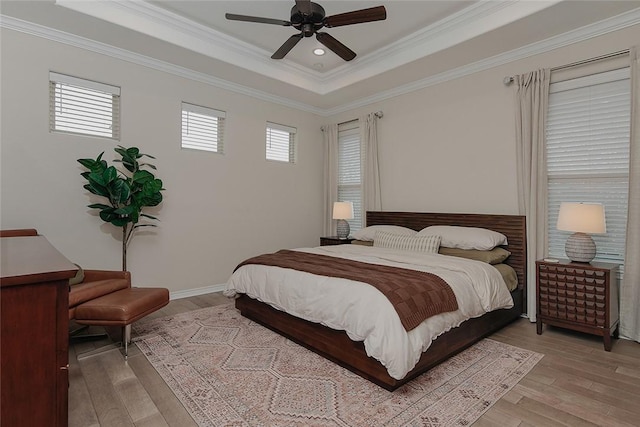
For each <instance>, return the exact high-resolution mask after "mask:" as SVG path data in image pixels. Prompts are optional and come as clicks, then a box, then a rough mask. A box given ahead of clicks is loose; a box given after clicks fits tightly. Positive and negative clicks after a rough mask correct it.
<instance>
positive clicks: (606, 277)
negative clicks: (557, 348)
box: [536, 260, 619, 351]
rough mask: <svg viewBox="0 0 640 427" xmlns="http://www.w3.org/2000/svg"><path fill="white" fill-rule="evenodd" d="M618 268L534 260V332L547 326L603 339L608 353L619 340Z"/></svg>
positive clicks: (566, 261) (562, 261)
mask: <svg viewBox="0 0 640 427" xmlns="http://www.w3.org/2000/svg"><path fill="white" fill-rule="evenodd" d="M617 272H618V265H617V264H610V263H604V262H591V263H581V262H570V261H568V260H560V261H559V262H547V261H544V260H539V261H536V295H537V309H538V314H537V321H536V332H537V333H538V335H540V334H541V333H542V324H543V323H546V324H549V325H553V326H559V327H562V328H568V329H573V330H576V331H580V332H585V333H588V334H593V335H598V336H601V337H602V338H603V341H604V349H605V350H606V351H611V335H614V336H615V337H616V338H617V337H618V320H619V314H618V283H617Z"/></svg>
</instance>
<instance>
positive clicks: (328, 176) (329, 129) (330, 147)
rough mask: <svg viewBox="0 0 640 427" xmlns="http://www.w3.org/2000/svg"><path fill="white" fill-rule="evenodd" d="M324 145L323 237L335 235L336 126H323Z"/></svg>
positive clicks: (336, 192) (336, 182)
mask: <svg viewBox="0 0 640 427" xmlns="http://www.w3.org/2000/svg"><path fill="white" fill-rule="evenodd" d="M322 130H323V143H324V211H323V212H324V223H323V233H324V234H323V236H335V235H336V222H335V221H334V220H333V203H334V202H337V201H338V125H337V124H332V125H325V126H323V127H322Z"/></svg>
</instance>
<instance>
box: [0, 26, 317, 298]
mask: <svg viewBox="0 0 640 427" xmlns="http://www.w3.org/2000/svg"><path fill="white" fill-rule="evenodd" d="M1 36H2V39H1V42H2V45H1V51H2V52H1V55H2V56H1V66H2V68H1V72H2V75H1V79H2V80H1V85H2V94H1V95H2V98H1V100H2V104H1V107H2V112H1V120H2V122H1V124H2V129H1V143H2V145H1V151H0V156H1V175H0V176H1V183H0V185H1V207H0V214H1V217H0V226H1V227H2V228H3V229H8V228H24V227H34V228H37V229H38V231H39V232H40V233H41V234H43V235H45V236H46V237H47V238H48V240H49V241H50V242H51V243H52V244H53V245H54V246H55V247H57V248H58V249H59V250H60V251H61V252H62V253H63V254H65V255H66V256H67V258H69V259H70V260H72V261H73V262H76V263H78V264H80V265H82V266H83V267H85V268H104V269H120V268H121V247H120V241H119V240H118V239H119V237H120V230H119V229H117V228H115V227H113V226H111V225H110V224H105V223H104V222H103V221H101V220H100V219H99V218H98V217H96V216H95V214H94V213H93V211H92V210H90V209H88V208H86V205H88V204H89V203H92V202H96V201H98V200H99V199H97V198H96V199H92V198H91V197H90V195H89V193H88V192H86V191H85V190H84V189H83V188H82V186H83V184H84V183H85V182H84V180H83V178H82V177H81V176H80V173H81V172H82V171H83V168H82V167H81V166H80V165H79V164H78V163H77V162H76V159H78V158H86V157H93V158H95V157H96V156H97V155H98V154H99V153H100V152H101V151H105V156H104V158H105V159H107V160H109V161H111V159H113V158H114V155H115V153H114V152H113V148H114V147H115V146H116V145H117V144H120V145H124V146H127V147H129V146H137V147H139V148H140V149H141V151H142V152H145V153H149V154H152V155H154V156H155V157H156V158H157V160H155V161H154V164H155V165H156V166H157V168H158V170H157V176H158V177H159V178H161V179H162V180H163V182H164V186H165V188H166V191H165V192H164V202H163V203H162V205H161V206H160V207H159V209H157V211H155V213H157V216H158V217H159V219H160V222H159V223H158V225H159V226H158V227H157V228H154V229H148V230H151V231H148V232H144V233H141V234H140V235H137V236H135V237H134V239H133V241H132V243H131V245H130V247H129V257H128V267H129V270H131V271H132V274H133V279H134V282H135V283H134V285H139V286H163V287H167V288H169V289H170V290H171V291H172V292H176V291H185V290H188V289H194V288H200V287H205V286H211V285H217V284H221V283H225V282H226V280H227V279H228V277H229V275H230V274H231V272H232V269H233V267H235V265H236V264H237V263H239V262H240V261H242V260H243V259H245V258H247V257H249V256H253V255H257V254H259V253H262V252H269V251H275V250H277V249H280V248H286V247H300V246H315V245H317V244H318V242H319V236H320V234H321V231H322V218H321V215H322V163H323V162H322V134H321V132H320V124H321V122H322V120H321V119H320V118H319V117H318V116H315V115H313V114H310V113H306V112H301V111H297V110H295V109H291V108H286V107H283V106H281V105H276V104H272V103H269V102H264V101H260V100H257V99H254V98H251V97H248V96H244V95H240V94H237V93H232V92H229V91H225V90H222V89H219V88H216V87H212V86H209V85H206V84H203V83H198V82H195V81H190V80H188V79H184V78H180V77H177V76H174V75H170V74H166V73H162V72H159V71H155V70H151V69H148V68H145V67H141V66H138V65H134V64H131V63H128V62H125V61H120V60H116V59H113V58H109V57H106V56H102V55H99V54H95V53H92V52H88V51H85V50H82V49H77V48H74V47H71V46H67V45H62V44H58V43H55V42H51V41H48V40H45V39H42V38H37V37H32V36H29V35H25V34H22V33H19V32H15V31H12V30H2V34H1ZM50 70H51V71H56V72H60V73H64V74H70V75H73V76H77V77H82V78H86V79H90V80H95V81H99V82H104V83H109V84H113V85H116V86H120V87H121V91H122V97H121V101H122V122H121V125H122V137H121V140H120V141H119V142H114V141H111V140H105V139H99V138H87V137H79V136H71V135H65V134H61V133H50V132H49V128H48V126H49V121H48V110H49V105H48V102H49V101H48V99H49V96H48V76H49V71H50ZM181 101H187V102H191V103H195V104H198V105H204V106H209V107H212V108H216V109H221V110H224V111H226V112H227V119H226V125H225V133H226V137H225V154H224V155H219V154H214V153H207V152H199V151H190V150H181V149H180V116H181V110H180V103H181ZM266 121H273V122H277V123H282V124H286V125H289V126H293V127H296V128H297V130H298V133H297V142H298V157H297V160H298V161H297V164H295V165H289V164H282V163H278V162H270V161H266V160H265V153H264V151H265V147H264V144H265V123H266ZM150 212H151V211H150ZM143 234H144V235H143Z"/></svg>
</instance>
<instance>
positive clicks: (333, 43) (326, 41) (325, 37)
mask: <svg viewBox="0 0 640 427" xmlns="http://www.w3.org/2000/svg"><path fill="white" fill-rule="evenodd" d="M316 39H318V41H319V42H320V43H322V44H323V45H325V46H326V47H328V48H329V49H331V50H332V51H333V52H334V53H335V54H336V55H338V56H339V57H340V58H342V59H344V60H345V61H351V60H352V59H353V58H355V57H356V53H355V52H354V51H352V50H351V49H349V48H348V47H346V46H345V45H343V44H342V43H340V42H339V41H338V40H336V39H335V37H333V36H332V35H331V34H328V33H316Z"/></svg>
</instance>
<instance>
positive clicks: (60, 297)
mask: <svg viewBox="0 0 640 427" xmlns="http://www.w3.org/2000/svg"><path fill="white" fill-rule="evenodd" d="M0 258H1V260H2V261H1V273H0V274H1V277H0V309H1V310H2V311H1V312H0V317H1V318H0V334H1V335H0V377H1V378H0V389H1V398H2V408H1V410H0V420H1V422H2V425H3V426H12V427H19V426H30V427H31V426H66V425H67V411H68V408H67V405H68V403H67V400H68V387H69V375H68V373H69V371H68V366H69V365H68V334H69V331H68V323H69V320H68V319H69V312H68V305H69V278H70V277H73V276H74V275H75V272H76V270H77V268H76V266H75V265H74V264H72V263H71V262H69V260H68V259H66V258H65V257H64V256H63V255H62V254H61V253H60V252H58V251H57V250H56V249H55V248H54V247H53V246H52V245H51V244H50V243H49V242H48V241H47V239H46V238H45V237H43V236H32V237H3V238H0Z"/></svg>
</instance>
